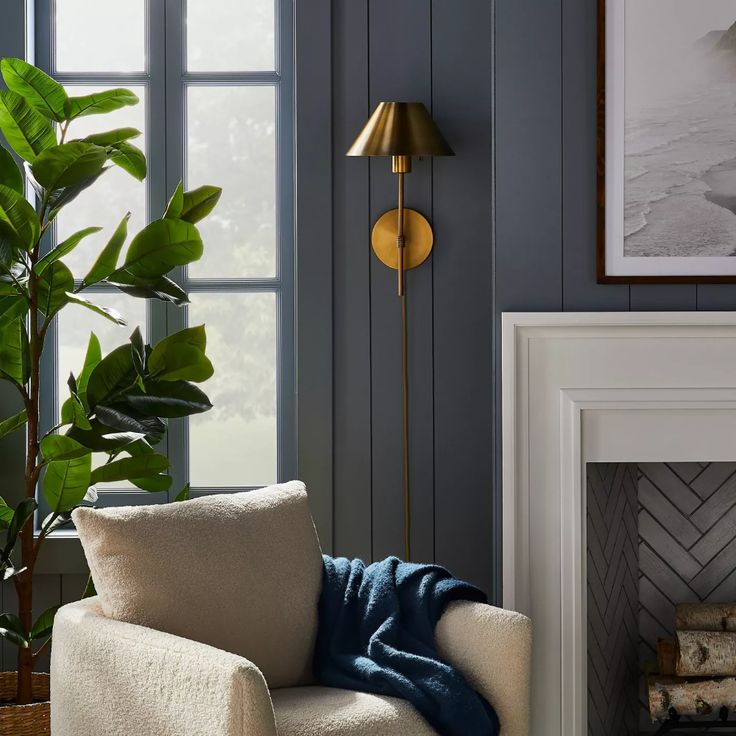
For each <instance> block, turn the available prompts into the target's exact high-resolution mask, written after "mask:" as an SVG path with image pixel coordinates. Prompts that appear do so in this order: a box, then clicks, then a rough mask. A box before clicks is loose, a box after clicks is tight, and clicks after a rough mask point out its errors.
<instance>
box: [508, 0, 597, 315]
mask: <svg viewBox="0 0 736 736" xmlns="http://www.w3.org/2000/svg"><path fill="white" fill-rule="evenodd" d="M495 28H496V33H495V51H496V57H495V77H496V85H495V124H496V127H495V132H496V136H495V155H496V176H495V190H496V191H495V220H496V223H495V230H496V242H495V248H496V261H495V266H496V277H495V281H496V311H497V315H496V316H497V318H498V317H500V314H501V312H509V311H534V310H548V311H559V310H560V309H561V308H562V147H561V139H562V129H561V120H562V108H561V105H562V76H561V58H562V57H561V54H562V48H561V41H562V34H561V13H560V2H559V0H557V1H556V2H531V0H515V1H514V2H497V3H496V22H495ZM591 247H592V244H591Z"/></svg>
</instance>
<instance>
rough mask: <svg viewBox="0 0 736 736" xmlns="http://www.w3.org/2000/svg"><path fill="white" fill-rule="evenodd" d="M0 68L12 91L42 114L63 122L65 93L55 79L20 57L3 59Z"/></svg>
mask: <svg viewBox="0 0 736 736" xmlns="http://www.w3.org/2000/svg"><path fill="white" fill-rule="evenodd" d="M0 69H1V70H2V74H3V79H4V80H5V84H7V85H8V87H9V88H10V89H12V90H13V92H17V93H18V94H19V95H21V97H25V99H26V100H27V101H28V102H30V103H31V105H33V107H35V108H36V110H38V111H39V112H40V113H41V114H42V115H45V116H46V117H47V118H51V119H52V120H56V122H57V123H61V122H63V120H64V103H65V102H66V101H67V94H66V92H65V91H64V88H63V87H62V86H61V85H60V84H59V83H58V82H57V81H56V80H54V79H51V77H49V76H48V75H47V74H44V73H43V72H42V71H41V70H40V69H38V68H36V67H35V66H33V65H32V64H29V63H28V62H27V61H23V60H22V59H11V58H6V59H3V60H2V62H0Z"/></svg>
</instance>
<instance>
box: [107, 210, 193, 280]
mask: <svg viewBox="0 0 736 736" xmlns="http://www.w3.org/2000/svg"><path fill="white" fill-rule="evenodd" d="M201 257H202V238H201V237H200V235H199V232H198V231H197V228H196V227H194V225H191V224H189V223H188V222H184V221H183V220H156V221H155V222H152V223H151V224H150V225H148V226H147V227H145V228H143V230H141V231H140V232H139V233H138V235H136V236H135V238H133V241H132V242H131V244H130V247H129V248H128V252H127V254H126V256H125V263H123V265H122V267H121V268H120V269H118V271H120V272H123V274H129V275H131V276H134V277H139V278H144V279H154V278H157V277H158V276H164V275H165V274H167V273H168V272H169V271H171V269H172V268H175V267H176V266H185V265H187V264H188V263H192V262H193V261H196V260H198V259H199V258H201ZM117 273H118V272H117V271H116V272H115V273H113V274H111V275H110V280H111V281H117V279H116V278H115V276H116V274H117Z"/></svg>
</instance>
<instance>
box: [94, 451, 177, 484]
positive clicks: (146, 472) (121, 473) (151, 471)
mask: <svg viewBox="0 0 736 736" xmlns="http://www.w3.org/2000/svg"><path fill="white" fill-rule="evenodd" d="M168 467H169V461H168V460H167V459H166V458H165V457H164V456H163V455H158V454H155V453H154V454H153V455H140V456H139V457H125V458H123V459H121V460H115V461H114V462H112V463H107V464H106V465H102V466H101V467H99V468H95V470H93V471H92V483H117V482H118V481H121V480H130V479H131V478H145V477H147V476H151V475H158V474H159V473H163V472H164V471H165V470H167V469H168Z"/></svg>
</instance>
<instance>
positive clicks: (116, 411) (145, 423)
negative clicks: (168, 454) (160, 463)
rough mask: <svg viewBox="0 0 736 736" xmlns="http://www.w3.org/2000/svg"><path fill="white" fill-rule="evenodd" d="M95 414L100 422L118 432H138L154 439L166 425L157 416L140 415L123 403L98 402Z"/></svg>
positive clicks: (157, 438) (161, 435) (157, 437)
mask: <svg viewBox="0 0 736 736" xmlns="http://www.w3.org/2000/svg"><path fill="white" fill-rule="evenodd" d="M95 415H96V417H97V420H98V421H100V422H102V424H104V425H105V426H107V427H110V428H111V429H116V430H118V431H119V432H140V433H141V434H143V435H144V436H146V437H152V438H154V439H156V440H160V439H161V438H162V437H163V436H164V433H165V432H166V425H165V424H164V423H163V422H162V421H161V420H160V419H159V418H158V417H146V416H141V415H139V414H138V413H137V412H135V411H134V410H133V409H131V408H130V407H128V406H127V405H124V404H115V405H114V406H104V405H102V404H98V405H97V406H96V407H95Z"/></svg>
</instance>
